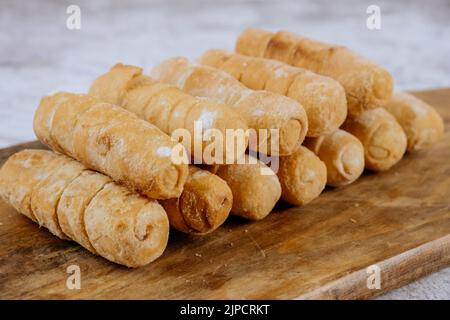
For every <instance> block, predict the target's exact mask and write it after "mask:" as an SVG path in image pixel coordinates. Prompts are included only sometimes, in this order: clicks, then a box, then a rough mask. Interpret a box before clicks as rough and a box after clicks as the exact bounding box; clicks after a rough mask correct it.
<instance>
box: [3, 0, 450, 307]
mask: <svg viewBox="0 0 450 320" xmlns="http://www.w3.org/2000/svg"><path fill="white" fill-rule="evenodd" d="M0 4H1V11H0V30H1V31H0V148H1V147H6V146H8V145H11V144H16V143H19V142H23V141H28V140H32V139H34V134H33V131H32V118H33V112H34V109H35V108H36V106H37V105H38V103H39V99H40V97H41V96H42V95H45V94H48V93H50V92H53V91H55V90H67V91H75V92H84V91H86V90H87V89H88V86H89V84H90V82H91V81H92V80H93V79H94V78H95V77H96V76H97V75H99V74H100V73H102V72H105V71H106V70H107V69H109V68H110V67H111V66H112V65H113V64H115V63H117V62H124V63H130V64H136V65H140V66H143V67H144V68H145V69H146V70H149V68H151V67H152V66H153V65H154V64H155V63H157V62H159V61H161V60H163V59H165V58H168V57H170V56H174V55H183V56H187V57H189V58H196V57H198V56H199V55H200V54H201V53H202V52H203V51H205V50H206V49H208V48H225V49H229V50H232V49H233V47H234V42H235V40H236V37H237V35H238V34H239V33H240V31H242V30H243V29H244V28H245V27H249V26H254V27H263V28H267V29H270V30H273V31H276V30H279V29H288V30H290V31H293V32H296V33H299V34H302V35H306V36H310V37H314V38H317V39H320V40H323V41H328V42H335V43H340V44H344V45H346V46H348V47H350V48H352V49H354V50H355V51H357V52H359V53H360V54H362V55H364V56H367V57H369V58H371V59H373V60H375V61H377V62H378V63H380V64H382V65H384V66H386V67H387V68H388V69H389V70H390V71H391V72H392V73H393V75H394V78H395V80H396V86H397V88H399V89H405V90H411V89H426V88H435V87H445V86H446V87H450V23H449V22H450V1H448V0H431V1H420V0H416V1H378V0H370V1H366V0H360V1H357V0H352V1H332V0H321V1H312V0H311V1H295V0H286V1H267V0H266V1H262V0H260V1H256V0H245V1H235V0H227V1H225V0H224V1H212V0H209V1H207V0H203V1H189V0H176V1H170V0H169V1H167V0H166V1H163V0H160V1H139V0H136V1H119V0H117V1H103V0H102V1H99V0H96V1H75V0H69V1H56V0H48V1H44V0H42V1H25V0H19V1H17V0H15V1H14V0H11V1H5V0H0ZM71 4H75V5H78V6H79V7H80V9H81V29H80V30H69V29H68V28H67V27H66V20H67V18H68V16H69V15H68V14H67V13H66V9H67V7H68V6H69V5H71ZM369 5H377V6H379V7H380V9H381V30H369V29H368V28H367V26H366V19H367V17H368V14H367V13H366V9H367V7H368V6H369ZM425 297H429V298H432V297H434V298H447V299H450V269H446V270H444V271H441V272H440V273H438V274H435V275H432V276H431V277H428V278H425V279H423V280H420V281H419V282H416V283H414V284H412V285H409V286H407V287H404V288H402V289H400V290H397V291H394V292H393V293H390V294H388V295H385V296H384V298H425Z"/></svg>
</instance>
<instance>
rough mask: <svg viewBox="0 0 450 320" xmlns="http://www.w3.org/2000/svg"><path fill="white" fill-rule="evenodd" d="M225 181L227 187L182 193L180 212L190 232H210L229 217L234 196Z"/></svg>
mask: <svg viewBox="0 0 450 320" xmlns="http://www.w3.org/2000/svg"><path fill="white" fill-rule="evenodd" d="M217 178H218V177H217ZM223 183H224V184H225V187H226V188H223V186H222V187H221V188H217V189H216V190H209V191H210V192H204V193H203V192H202V193H198V192H191V191H190V190H185V191H184V192H183V193H182V195H181V197H180V204H179V206H180V212H181V214H182V216H183V220H184V222H185V223H186V225H187V226H188V227H189V231H188V232H189V233H193V234H207V233H210V232H212V231H214V230H216V229H217V228H218V227H220V226H221V225H222V224H223V223H224V222H225V220H226V219H227V218H228V215H229V213H230V210H231V206H232V203H233V200H232V199H233V198H232V195H231V190H230V189H229V187H228V186H227V185H226V183H225V182H223ZM221 191H222V192H221Z"/></svg>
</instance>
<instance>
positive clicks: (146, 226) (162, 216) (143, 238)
mask: <svg viewBox="0 0 450 320" xmlns="http://www.w3.org/2000/svg"><path fill="white" fill-rule="evenodd" d="M134 236H135V241H136V243H135V245H133V246H127V249H128V250H135V252H129V254H128V256H129V257H133V258H132V259H130V260H129V261H126V263H125V265H127V266H128V267H140V266H144V265H146V264H148V263H150V262H152V261H154V260H156V259H157V258H159V257H160V256H161V255H162V254H163V252H164V249H165V248H166V245H167V242H168V240H169V220H168V218H167V214H166V212H165V211H164V209H163V207H162V206H161V205H160V204H159V203H158V202H156V201H149V202H148V203H147V204H146V205H145V206H144V207H143V208H142V209H141V210H140V211H139V212H138V214H137V215H136V219H135V222H134Z"/></svg>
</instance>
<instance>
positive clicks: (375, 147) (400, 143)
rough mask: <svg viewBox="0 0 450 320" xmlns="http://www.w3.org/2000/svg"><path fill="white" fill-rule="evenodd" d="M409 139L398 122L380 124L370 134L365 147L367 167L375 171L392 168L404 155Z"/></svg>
mask: <svg viewBox="0 0 450 320" xmlns="http://www.w3.org/2000/svg"><path fill="white" fill-rule="evenodd" d="M406 146H407V140H406V135H405V133H404V131H403V129H402V128H401V127H400V125H398V124H397V123H396V122H394V121H392V122H384V123H382V124H380V125H379V126H378V127H377V128H376V129H375V130H374V131H373V132H372V134H371V135H370V137H369V141H368V142H367V145H366V148H365V153H366V155H365V157H366V167H367V168H368V169H370V170H374V171H385V170H388V169H390V168H391V167H392V166H393V165H395V164H396V163H397V162H398V161H400V159H401V158H402V157H403V154H404V153H405V151H406Z"/></svg>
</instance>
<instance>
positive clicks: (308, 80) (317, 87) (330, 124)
mask: <svg viewBox="0 0 450 320" xmlns="http://www.w3.org/2000/svg"><path fill="white" fill-rule="evenodd" d="M288 96H289V97H291V98H293V99H295V100H297V101H298V102H300V103H301V104H302V106H303V107H304V109H305V111H306V114H307V116H308V132H307V134H306V135H307V137H310V138H317V137H320V136H324V135H328V134H330V133H332V132H334V131H336V130H337V129H339V127H340V126H341V125H342V124H343V123H344V121H345V119H346V118H347V98H346V96H345V90H344V88H343V87H342V86H341V85H340V84H339V82H337V81H336V80H333V79H331V78H327V77H323V76H319V75H317V74H312V73H311V74H310V73H305V74H301V75H298V76H297V77H296V79H295V80H294V83H293V84H292V85H291V87H290V88H289V91H288Z"/></svg>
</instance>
